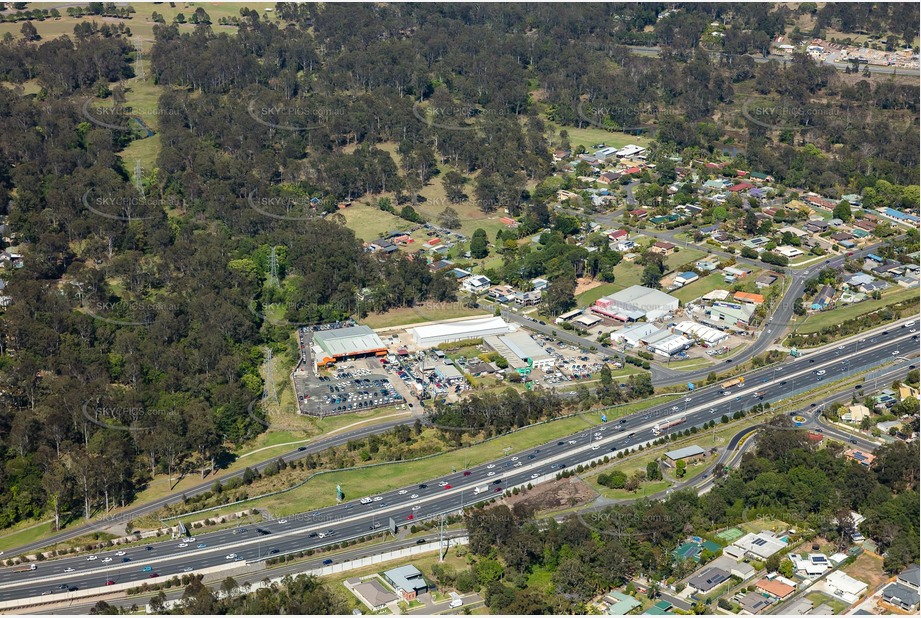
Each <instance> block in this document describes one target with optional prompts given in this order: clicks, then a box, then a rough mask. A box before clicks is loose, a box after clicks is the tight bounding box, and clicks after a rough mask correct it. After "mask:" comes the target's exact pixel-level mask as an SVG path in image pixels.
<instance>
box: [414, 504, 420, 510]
mask: <svg viewBox="0 0 921 618" xmlns="http://www.w3.org/2000/svg"><path fill="white" fill-rule="evenodd" d="M421 508H422V507H421V506H419V505H418V504H417V505H416V506H414V507H413V510H414V511H418V510H419V509H421Z"/></svg>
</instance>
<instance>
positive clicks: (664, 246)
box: [649, 240, 677, 255]
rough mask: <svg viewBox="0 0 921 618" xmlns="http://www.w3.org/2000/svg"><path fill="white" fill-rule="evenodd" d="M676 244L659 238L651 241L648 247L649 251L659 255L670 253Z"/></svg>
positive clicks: (673, 250)
mask: <svg viewBox="0 0 921 618" xmlns="http://www.w3.org/2000/svg"><path fill="white" fill-rule="evenodd" d="M676 248H677V246H676V245H675V244H673V243H670V242H668V241H666V240H659V241H656V242H655V243H653V245H652V246H651V247H650V248H649V251H650V252H652V253H658V254H659V255H671V254H672V253H674V252H675V249H676Z"/></svg>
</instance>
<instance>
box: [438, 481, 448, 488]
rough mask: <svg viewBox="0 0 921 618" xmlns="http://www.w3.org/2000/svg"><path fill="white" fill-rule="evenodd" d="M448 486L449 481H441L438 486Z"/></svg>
mask: <svg viewBox="0 0 921 618" xmlns="http://www.w3.org/2000/svg"><path fill="white" fill-rule="evenodd" d="M447 484H448V482H447V481H441V482H440V483H438V486H439V487H445V486H446V485H447Z"/></svg>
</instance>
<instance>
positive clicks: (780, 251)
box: [774, 245, 804, 258]
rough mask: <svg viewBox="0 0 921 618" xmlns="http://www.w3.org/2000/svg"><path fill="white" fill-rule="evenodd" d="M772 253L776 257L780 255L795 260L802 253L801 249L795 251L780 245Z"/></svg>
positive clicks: (788, 246)
mask: <svg viewBox="0 0 921 618" xmlns="http://www.w3.org/2000/svg"><path fill="white" fill-rule="evenodd" d="M774 253H776V254H777V255H782V256H784V257H786V258H795V257H797V256H799V255H803V253H804V251H803V250H802V249H797V248H796V247H791V246H790V245H781V246H779V247H777V248H776V249H774Z"/></svg>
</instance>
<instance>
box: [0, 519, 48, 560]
mask: <svg viewBox="0 0 921 618" xmlns="http://www.w3.org/2000/svg"><path fill="white" fill-rule="evenodd" d="M53 523H54V522H53V521H47V522H42V523H39V524H36V523H35V522H23V523H21V524H20V528H19V529H18V530H14V531H12V532H7V533H5V534H4V535H3V536H0V551H3V550H6V549H9V548H10V547H20V546H22V545H28V544H29V543H34V542H35V541H37V540H39V539H41V538H42V537H44V536H46V535H48V534H51V533H52V532H53V530H52V529H51V528H52V526H53ZM5 559H6V558H4V560H5Z"/></svg>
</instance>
